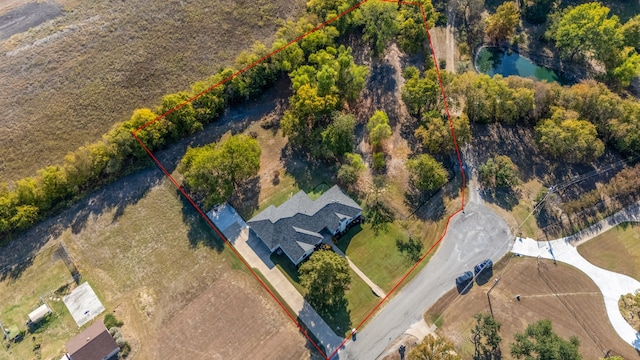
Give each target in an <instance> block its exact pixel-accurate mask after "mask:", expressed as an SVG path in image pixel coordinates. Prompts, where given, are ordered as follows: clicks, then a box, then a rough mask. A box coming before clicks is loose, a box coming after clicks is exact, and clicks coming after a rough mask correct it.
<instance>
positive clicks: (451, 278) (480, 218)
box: [333, 203, 512, 359]
mask: <svg viewBox="0 0 640 360" xmlns="http://www.w3.org/2000/svg"><path fill="white" fill-rule="evenodd" d="M511 243H512V236H511V234H510V233H509V227H508V225H507V224H506V223H505V222H504V221H503V220H502V219H501V218H500V217H499V216H498V215H497V214H496V213H495V212H494V211H493V210H491V209H490V208H488V207H486V206H484V205H481V204H477V203H469V204H468V205H467V206H466V208H465V212H464V214H463V213H459V214H458V215H456V216H455V217H454V218H453V219H452V220H451V223H450V225H449V230H448V232H447V235H446V236H445V238H444V239H443V240H442V242H441V244H440V247H439V248H438V250H437V251H436V253H435V254H434V256H433V257H432V258H431V260H430V261H429V263H428V264H427V265H426V266H425V267H424V268H423V269H422V271H421V272H420V273H419V274H418V275H417V276H416V277H415V278H414V279H413V280H412V281H411V282H410V283H408V284H407V285H406V286H405V287H404V288H403V289H402V290H401V291H400V292H399V293H398V294H397V295H396V296H395V297H393V298H392V299H391V300H390V301H389V302H388V303H387V304H386V306H384V307H383V308H382V310H381V311H380V312H378V314H377V315H375V317H374V318H373V319H372V320H371V321H370V322H369V323H368V324H367V325H366V326H365V327H364V328H363V329H360V331H358V337H357V340H356V341H350V342H349V343H348V344H347V345H346V348H345V350H343V351H341V352H340V353H338V354H337V355H336V356H334V357H333V359H338V358H339V359H376V358H377V357H378V356H379V355H380V354H381V353H382V352H383V351H384V350H385V348H386V347H387V346H388V345H389V344H390V343H391V342H392V341H393V340H395V339H396V338H397V337H398V336H400V335H402V334H403V333H404V332H405V331H406V330H407V329H409V328H410V327H411V326H412V324H415V323H417V322H419V321H420V320H421V319H422V315H423V313H424V312H425V311H426V310H427V309H428V308H429V307H431V305H433V304H434V303H435V302H436V301H437V300H438V299H439V298H440V297H441V296H442V295H444V294H445V293H446V292H447V291H449V290H451V289H452V288H454V287H455V278H456V277H457V276H459V275H460V274H462V273H463V272H465V271H469V270H472V269H473V266H474V265H475V264H477V263H479V262H481V261H482V260H484V259H487V258H490V259H492V260H494V261H496V260H498V259H500V258H501V257H502V256H503V255H504V254H506V253H507V252H508V251H509V247H510V245H511ZM462 296H464V295H462Z"/></svg>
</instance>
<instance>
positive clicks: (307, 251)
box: [247, 185, 362, 265]
mask: <svg viewBox="0 0 640 360" xmlns="http://www.w3.org/2000/svg"><path fill="white" fill-rule="evenodd" d="M361 215H362V208H361V207H360V206H359V205H358V204H357V203H356V202H355V201H353V199H351V198H350V197H349V196H347V195H345V193H343V192H342V190H340V188H339V187H338V186H337V185H336V186H334V187H332V188H331V189H329V190H327V191H326V192H325V193H324V194H322V195H321V196H320V197H319V198H317V199H315V200H312V199H311V198H309V196H307V194H306V193H305V192H304V191H300V192H298V193H297V194H295V195H294V196H293V197H291V199H289V200H287V201H286V202H285V203H284V204H282V205H280V206H278V207H275V206H273V205H271V206H269V207H268V208H266V209H265V210H264V211H262V212H261V213H260V214H258V215H256V216H255V217H254V218H252V219H251V220H249V221H248V222H247V224H248V225H249V227H250V228H251V230H252V231H253V232H254V233H255V234H256V235H257V236H258V238H259V239H260V240H261V241H262V242H263V243H264V244H265V245H266V246H267V247H268V248H269V249H270V250H271V253H273V252H274V251H278V249H280V250H281V251H282V252H284V253H285V254H286V255H287V257H288V258H289V259H290V260H291V261H292V262H293V263H294V264H296V265H298V264H299V263H300V262H301V261H302V260H304V259H305V258H307V257H308V256H309V255H311V253H312V252H313V251H314V250H315V247H316V246H317V245H318V244H320V243H321V242H322V241H323V240H324V236H325V235H328V236H332V235H336V234H337V233H339V232H343V231H345V230H346V228H347V226H348V225H349V224H350V223H351V222H353V221H354V220H355V219H357V218H359V217H360V216H361Z"/></svg>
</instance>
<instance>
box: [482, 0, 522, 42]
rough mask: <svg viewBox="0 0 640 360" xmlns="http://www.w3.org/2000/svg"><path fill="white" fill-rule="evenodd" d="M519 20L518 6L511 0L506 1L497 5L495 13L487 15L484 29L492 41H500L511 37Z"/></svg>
mask: <svg viewBox="0 0 640 360" xmlns="http://www.w3.org/2000/svg"><path fill="white" fill-rule="evenodd" d="M519 21H520V12H519V11H518V6H517V5H516V3H515V2H513V1H506V2H504V3H502V5H500V6H498V8H497V9H496V13H495V14H493V15H491V16H489V18H488V19H487V26H486V28H485V31H486V33H487V37H489V39H490V40H491V41H492V42H493V43H496V44H497V43H501V42H503V41H507V40H509V39H511V37H512V36H513V34H515V31H516V26H517V25H518V22H519Z"/></svg>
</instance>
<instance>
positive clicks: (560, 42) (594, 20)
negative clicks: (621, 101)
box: [547, 2, 640, 86]
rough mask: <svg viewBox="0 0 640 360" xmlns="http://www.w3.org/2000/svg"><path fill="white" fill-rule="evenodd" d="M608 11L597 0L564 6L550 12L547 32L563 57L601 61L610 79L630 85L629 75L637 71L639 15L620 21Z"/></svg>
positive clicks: (638, 60) (638, 70) (639, 55)
mask: <svg viewBox="0 0 640 360" xmlns="http://www.w3.org/2000/svg"><path fill="white" fill-rule="evenodd" d="M609 12H610V10H609V8H608V7H606V6H603V5H601V4H599V3H596V2H591V3H587V4H582V5H578V6H576V7H572V6H570V7H567V8H565V9H563V10H562V11H559V12H557V13H555V14H554V15H553V16H552V18H551V22H550V25H549V29H548V31H547V36H548V37H549V38H551V39H552V40H553V41H555V44H556V47H557V48H558V49H559V50H560V52H561V54H562V56H563V57H565V58H567V59H569V60H574V59H575V58H576V57H577V56H581V57H583V58H585V59H590V60H595V61H597V62H599V63H600V64H602V65H604V67H605V70H606V74H607V77H608V78H609V79H613V80H616V81H618V82H619V83H620V84H621V85H622V86H629V83H630V81H631V79H632V78H633V77H635V76H638V75H640V54H638V48H639V47H640V46H639V45H640V44H639V42H638V32H637V30H638V27H639V26H640V25H639V23H640V15H637V16H636V17H634V18H632V19H630V20H629V21H628V22H627V23H625V24H622V23H621V22H620V19H619V18H618V17H617V16H616V15H613V16H609Z"/></svg>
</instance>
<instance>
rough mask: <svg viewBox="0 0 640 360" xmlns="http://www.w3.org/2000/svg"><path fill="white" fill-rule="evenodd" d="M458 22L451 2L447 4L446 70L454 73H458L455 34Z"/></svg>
mask: <svg viewBox="0 0 640 360" xmlns="http://www.w3.org/2000/svg"><path fill="white" fill-rule="evenodd" d="M455 21H456V13H455V11H453V8H452V5H451V1H448V2H447V29H446V32H447V34H446V40H445V43H446V51H447V55H446V59H447V67H446V70H447V71H449V72H451V73H454V74H455V72H456V66H455V53H456V39H455V37H454V34H453V24H455Z"/></svg>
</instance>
